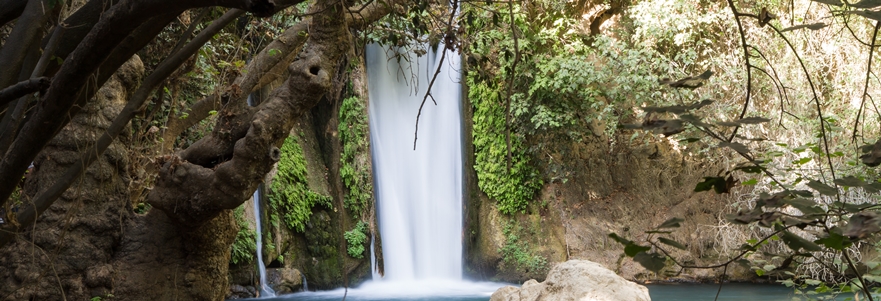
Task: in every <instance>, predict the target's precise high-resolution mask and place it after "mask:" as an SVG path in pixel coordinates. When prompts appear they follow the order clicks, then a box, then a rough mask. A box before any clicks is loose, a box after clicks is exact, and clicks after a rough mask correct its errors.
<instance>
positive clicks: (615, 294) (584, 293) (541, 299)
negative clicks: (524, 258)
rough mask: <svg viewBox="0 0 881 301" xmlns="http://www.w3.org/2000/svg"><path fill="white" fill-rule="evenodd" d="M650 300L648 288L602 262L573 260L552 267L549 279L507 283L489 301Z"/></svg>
mask: <svg viewBox="0 0 881 301" xmlns="http://www.w3.org/2000/svg"><path fill="white" fill-rule="evenodd" d="M545 300H547V301H549V300H590V301H619V300H620V301H650V300H651V298H650V297H649V291H648V288H646V287H645V286H642V285H639V284H636V283H634V282H631V281H628V280H627V279H624V278H622V277H621V276H618V275H616V274H615V273H614V272H612V271H610V270H609V269H606V268H605V267H603V266H602V265H600V264H598V263H595V262H591V261H587V260H570V261H567V262H563V263H560V264H558V265H557V266H555V267H554V268H553V269H551V271H550V273H548V277H547V280H545V281H544V282H541V283H539V282H538V281H535V280H529V281H526V282H525V283H523V286H521V287H520V288H516V287H512V286H506V287H503V288H500V289H499V290H497V291H496V292H495V293H493V295H492V297H491V298H490V301H545Z"/></svg>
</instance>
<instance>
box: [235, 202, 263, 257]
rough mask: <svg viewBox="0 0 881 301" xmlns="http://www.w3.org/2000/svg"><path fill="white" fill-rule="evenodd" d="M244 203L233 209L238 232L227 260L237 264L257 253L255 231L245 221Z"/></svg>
mask: <svg viewBox="0 0 881 301" xmlns="http://www.w3.org/2000/svg"><path fill="white" fill-rule="evenodd" d="M244 206H245V205H244V204H242V205H241V206H239V207H238V208H236V209H235V210H233V217H234V218H235V220H236V224H237V225H238V226H239V232H238V233H236V240H235V242H233V244H232V246H231V247H230V253H231V254H232V256H230V257H229V262H230V263H232V264H239V263H245V262H250V261H252V260H254V254H257V233H256V232H254V230H253V229H251V228H250V227H249V226H248V222H247V221H245V207H244Z"/></svg>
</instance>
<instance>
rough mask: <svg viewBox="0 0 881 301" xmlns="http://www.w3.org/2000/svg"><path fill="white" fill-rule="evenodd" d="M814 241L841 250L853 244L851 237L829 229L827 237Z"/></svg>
mask: <svg viewBox="0 0 881 301" xmlns="http://www.w3.org/2000/svg"><path fill="white" fill-rule="evenodd" d="M814 242H816V243H818V244H821V245H824V246H826V247H827V248H830V249H835V250H839V251H841V250H844V248H847V247H850V245H852V244H853V243H852V242H851V241H850V239H848V238H847V237H845V236H844V235H841V234H840V233H835V232H833V231H829V233H828V235H827V236H826V237H823V238H820V239H817V240H815V241H814Z"/></svg>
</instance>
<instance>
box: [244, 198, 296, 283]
mask: <svg viewBox="0 0 881 301" xmlns="http://www.w3.org/2000/svg"><path fill="white" fill-rule="evenodd" d="M262 186H263V185H262V184H261V186H260V187H258V188H257V190H256V191H254V216H255V218H254V219H255V220H256V224H257V226H256V228H257V231H256V232H257V233H256V234H257V235H256V236H257V270H258V271H260V285H259V286H258V289H259V290H260V295H259V296H260V297H274V296H275V291H273V290H272V288H271V287H269V285H267V284H266V266H265V265H263V228H262V226H261V225H260V220H261V218H260V216H262V214H261V213H262V211H260V202H261V201H262V200H263V194H262V191H261V190H262V188H263V187H262ZM304 280H305V278H304Z"/></svg>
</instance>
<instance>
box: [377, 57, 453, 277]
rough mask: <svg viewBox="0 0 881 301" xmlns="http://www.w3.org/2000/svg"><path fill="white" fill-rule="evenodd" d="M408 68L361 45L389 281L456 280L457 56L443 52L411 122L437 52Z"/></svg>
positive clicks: (417, 59)
mask: <svg viewBox="0 0 881 301" xmlns="http://www.w3.org/2000/svg"><path fill="white" fill-rule="evenodd" d="M403 56H404V57H405V58H406V57H407V56H409V62H407V61H406V60H405V59H401V60H400V62H399V61H398V60H396V59H394V58H392V59H389V57H388V53H387V52H386V51H385V49H384V48H382V47H380V46H376V45H370V46H368V47H367V66H368V67H367V77H368V79H369V80H368V83H369V91H370V106H369V111H370V119H369V120H370V139H371V144H370V145H371V149H372V152H373V162H374V166H373V170H374V176H375V177H376V187H375V193H376V199H377V204H378V205H377V206H378V213H379V214H378V215H379V224H380V231H381V235H382V243H383V245H382V252H383V257H384V258H385V261H384V262H385V277H384V278H385V279H387V280H389V281H400V280H424V279H444V280H461V279H462V215H463V213H462V212H463V211H462V195H463V190H462V143H461V141H462V129H461V124H462V118H461V114H462V113H461V109H460V106H461V105H460V102H461V94H462V90H461V84H460V83H459V78H460V76H459V72H460V69H459V56H458V55H457V54H456V53H454V52H447V56H446V58H445V59H444V63H443V64H444V65H443V66H441V70H440V73H439V74H438V76H437V80H436V81H435V83H434V86H433V87H431V95H433V96H434V99H435V100H436V101H437V103H438V104H437V105H434V103H433V102H432V100H431V99H430V98H429V99H428V100H427V101H426V103H425V106H424V107H423V109H422V114H421V115H420V118H419V125H420V126H419V133H418V135H419V139H418V140H417V141H416V149H415V150H414V149H413V138H414V137H413V134H414V131H415V126H416V115H417V114H418V112H419V106H420V104H421V103H422V99H423V98H424V97H425V92H426V91H427V90H428V85H429V82H430V81H431V78H432V77H433V76H434V73H435V70H437V66H438V63H439V61H440V58H441V52H440V51H438V52H434V51H429V53H428V54H426V55H424V56H422V57H416V56H415V55H412V54H411V53H404V54H403Z"/></svg>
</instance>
